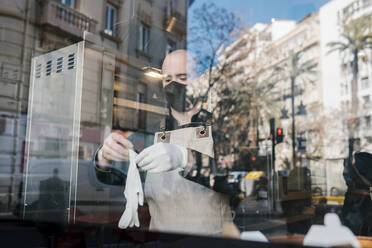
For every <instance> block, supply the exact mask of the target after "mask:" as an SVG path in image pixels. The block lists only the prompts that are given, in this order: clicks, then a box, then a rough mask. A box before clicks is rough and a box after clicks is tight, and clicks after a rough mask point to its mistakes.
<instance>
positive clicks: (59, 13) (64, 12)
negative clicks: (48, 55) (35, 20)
mask: <svg viewBox="0 0 372 248" xmlns="http://www.w3.org/2000/svg"><path fill="white" fill-rule="evenodd" d="M41 24H48V25H51V26H54V27H57V28H60V29H61V30H63V31H65V32H68V33H70V34H72V35H75V36H77V37H83V34H84V31H88V32H91V33H96V25H97V21H96V20H94V19H92V18H89V17H87V16H85V15H84V14H82V13H80V12H78V11H77V10H75V9H72V8H70V7H68V6H66V5H64V4H61V3H59V2H57V1H53V0H46V1H44V6H43V13H42V16H41Z"/></svg>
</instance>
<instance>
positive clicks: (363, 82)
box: [361, 77, 369, 90]
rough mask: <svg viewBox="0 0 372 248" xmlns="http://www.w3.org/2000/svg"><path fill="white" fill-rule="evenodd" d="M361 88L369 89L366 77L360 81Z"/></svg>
mask: <svg viewBox="0 0 372 248" xmlns="http://www.w3.org/2000/svg"><path fill="white" fill-rule="evenodd" d="M361 88H362V90H365V89H368V88H369V80H368V77H364V78H362V80H361Z"/></svg>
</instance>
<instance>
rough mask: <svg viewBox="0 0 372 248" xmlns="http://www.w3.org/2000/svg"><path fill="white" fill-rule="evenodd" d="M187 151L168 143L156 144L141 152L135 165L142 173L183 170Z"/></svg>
mask: <svg viewBox="0 0 372 248" xmlns="http://www.w3.org/2000/svg"><path fill="white" fill-rule="evenodd" d="M187 159H188V157H187V149H186V148H184V147H182V146H179V145H173V144H168V143H157V144H154V145H152V146H150V147H148V148H146V149H145V150H143V151H142V152H141V153H140V154H138V155H137V157H136V164H137V165H138V167H139V169H140V170H142V171H148V172H153V173H155V172H164V171H170V170H174V169H177V168H185V167H186V164H187Z"/></svg>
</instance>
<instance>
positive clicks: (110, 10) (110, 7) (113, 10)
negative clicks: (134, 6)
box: [103, 2, 119, 37]
mask: <svg viewBox="0 0 372 248" xmlns="http://www.w3.org/2000/svg"><path fill="white" fill-rule="evenodd" d="M118 11H119V8H118V7H117V6H116V5H114V4H112V3H110V2H106V4H105V18H104V25H103V32H104V33H105V34H107V35H110V36H114V37H115V36H116V35H117V29H116V23H117V22H118ZM112 14H113V16H112ZM108 15H109V16H108ZM108 22H110V23H108Z"/></svg>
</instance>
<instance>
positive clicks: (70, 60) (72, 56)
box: [67, 53, 75, 70]
mask: <svg viewBox="0 0 372 248" xmlns="http://www.w3.org/2000/svg"><path fill="white" fill-rule="evenodd" d="M67 66H68V67H67V69H69V70H71V69H74V66H75V53H71V54H70V55H68V64H67Z"/></svg>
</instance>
